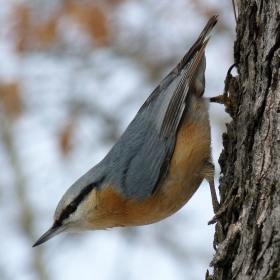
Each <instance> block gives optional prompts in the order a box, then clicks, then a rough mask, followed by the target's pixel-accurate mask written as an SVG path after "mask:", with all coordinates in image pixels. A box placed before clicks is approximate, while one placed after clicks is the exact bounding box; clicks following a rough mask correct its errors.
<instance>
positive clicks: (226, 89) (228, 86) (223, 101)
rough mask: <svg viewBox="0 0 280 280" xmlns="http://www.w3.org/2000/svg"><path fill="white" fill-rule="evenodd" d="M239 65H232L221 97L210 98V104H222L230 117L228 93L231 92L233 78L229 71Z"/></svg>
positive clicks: (231, 106)
mask: <svg viewBox="0 0 280 280" xmlns="http://www.w3.org/2000/svg"><path fill="white" fill-rule="evenodd" d="M237 64H239V63H235V64H233V65H232V66H231V67H230V68H229V69H228V72H227V76H226V79H225V87H224V93H223V94H222V95H218V96H215V97H210V102H215V103H220V104H224V105H225V107H226V112H227V113H229V114H230V115H231V116H232V115H233V104H232V100H231V98H230V93H231V92H232V82H233V80H234V77H233V76H232V75H231V73H230V72H231V70H232V68H233V67H235V66H236V65H237Z"/></svg>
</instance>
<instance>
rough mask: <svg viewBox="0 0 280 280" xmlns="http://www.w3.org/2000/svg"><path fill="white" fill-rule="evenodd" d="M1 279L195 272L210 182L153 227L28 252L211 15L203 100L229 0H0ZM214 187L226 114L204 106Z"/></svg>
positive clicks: (224, 34)
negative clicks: (73, 186) (71, 189)
mask: <svg viewBox="0 0 280 280" xmlns="http://www.w3.org/2000/svg"><path fill="white" fill-rule="evenodd" d="M0 5H1V9H0V166H1V172H0V222H1V226H0V227H1V231H0V244H1V246H0V279H3V280H6V279H9V280H10V279H11V280H13V279H20V280H30V279H31V280H33V279H34V280H35V279H40V280H41V279H42V280H48V279H51V280H63V279H67V280H72V279H84V280H87V279H95V280H105V279H109V280H119V279H120V280H124V279H129V280H130V279H131V280H141V279H153V280H156V279H160V280H165V279H175V280H181V279H191V280H196V279H204V277H205V273H206V270H207V269H210V271H211V268H209V262H210V261H211V258H212V255H213V254H214V250H213V248H212V242H213V234H214V226H208V225H207V222H208V221H209V220H210V219H211V218H212V216H213V211H212V204H211V196H210V191H209V186H208V184H207V183H206V182H203V184H202V185H201V187H200V188H199V190H198V191H197V193H196V194H195V195H194V197H193V198H192V199H191V201H190V202H189V203H188V204H187V205H186V206H185V207H184V208H183V209H181V210H180V211H179V212H178V213H176V214H175V215H173V216H172V217H170V218H168V219H166V220H164V221H162V222H159V223H157V224H154V225H149V226H143V227H135V228H115V229H111V230H107V231H95V232H85V233H81V234H62V235H59V236H57V237H55V238H54V239H52V240H50V241H49V242H47V243H45V244H43V245H41V246H39V247H36V248H32V245H33V244H34V242H35V241H36V240H37V239H38V237H40V236H41V235H42V234H43V233H44V232H45V231H46V230H47V229H49V228H50V226H51V224H52V216H53V213H54V210H55V208H56V205H57V203H58V201H59V200H60V198H61V196H62V195H63V194H64V192H65V191H66V189H68V187H69V186H70V185H71V184H72V183H73V182H74V181H75V180H76V179H78V178H79V177H80V176H81V175H83V174H84V173H85V172H86V171H88V170H89V169H90V168H91V167H92V166H93V165H95V164H96V163H98V162H99V161H100V160H101V159H102V158H103V157H104V156H105V155H106V153H107V152H108V150H109V149H110V148H111V147H112V145H113V144H114V143H115V141H116V140H117V139H118V138H119V136H120V135H121V134H122V132H123V131H124V129H125V128H126V126H127V125H128V124H129V122H130V121H131V120H132V118H133V117H134V115H135V114H136V112H137V110H138V109H139V108H140V106H141V105H142V103H143V102H144V101H145V99H146V98H147V97H148V95H149V94H150V93H151V92H152V91H153V89H154V88H155V87H156V86H157V85H158V84H159V82H160V81H161V79H162V78H163V77H164V76H165V75H166V74H168V73H169V71H170V70H171V69H172V68H173V67H174V66H175V65H176V64H177V63H178V62H179V61H180V59H181V58H182V57H183V55H184V54H185V52H186V51H187V50H188V49H189V48H190V46H191V45H192V44H193V43H194V41H195V40H196V38H197V37H198V35H199V33H200V32H201V30H202V29H203V27H204V25H205V24H206V22H207V21H208V19H209V18H210V17H211V16H212V15H214V14H218V15H219V22H218V24H217V26H216V27H215V28H214V30H213V31H212V38H211V40H210V42H209V44H208V46H207V50H206V56H207V69H206V93H205V95H206V96H208V97H209V96H215V95H218V94H221V93H222V91H223V86H224V78H225V75H226V71H227V69H228V68H229V67H230V65H231V64H233V54H232V53H233V42H234V36H235V35H234V34H235V21H234V15H233V11H232V6H231V5H232V4H231V1H230V0H228V1H220V0H173V1H168V0H162V1H152V0H143V1H136V0H100V1H82V0H79V1H75V0H52V1H48V0H22V1H17V0H0ZM210 114H211V115H210V116H211V124H212V139H213V144H212V146H213V155H214V159H215V163H216V167H217V168H216V186H218V176H219V166H218V163H217V160H218V157H219V154H220V152H221V150H222V132H223V131H224V130H225V123H227V122H229V121H230V118H229V117H228V116H227V114H226V113H224V108H223V106H221V105H212V104H211V105H210Z"/></svg>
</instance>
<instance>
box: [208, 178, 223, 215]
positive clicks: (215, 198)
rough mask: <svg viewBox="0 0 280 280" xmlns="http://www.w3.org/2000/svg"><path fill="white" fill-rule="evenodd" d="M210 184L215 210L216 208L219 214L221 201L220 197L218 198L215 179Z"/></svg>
mask: <svg viewBox="0 0 280 280" xmlns="http://www.w3.org/2000/svg"><path fill="white" fill-rule="evenodd" d="M209 185H210V191H211V197H212V205H213V210H214V213H215V214H217V212H218V210H219V209H220V203H219V202H218V199H217V194H216V189H215V184H214V180H213V181H210V182H209Z"/></svg>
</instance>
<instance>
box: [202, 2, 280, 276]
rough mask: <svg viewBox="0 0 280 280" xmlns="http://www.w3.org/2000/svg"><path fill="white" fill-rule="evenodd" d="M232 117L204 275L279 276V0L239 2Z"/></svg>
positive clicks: (225, 136) (225, 139)
mask: <svg viewBox="0 0 280 280" xmlns="http://www.w3.org/2000/svg"><path fill="white" fill-rule="evenodd" d="M238 11H239V17H238V22H237V39H236V41H235V46H234V56H235V62H240V64H239V65H238V66H237V68H238V76H236V77H235V78H234V79H233V80H232V88H233V89H234V92H232V96H231V97H232V101H233V104H234V108H233V111H234V112H233V120H232V122H231V123H230V124H228V126H227V133H225V134H224V135H223V144H224V150H223V152H222V154H221V156H220V159H219V163H220V165H221V173H222V175H221V178H220V187H219V188H220V195H221V204H222V207H221V209H220V211H219V213H218V214H217V215H216V216H215V217H214V221H217V224H216V238H215V243H216V244H217V245H218V247H217V251H216V254H215V256H214V258H213V260H212V263H211V265H212V266H213V267H214V273H213V275H212V276H207V277H206V278H207V279H226V280H228V279H254V280H255V279H261V280H263V279H280V79H279V77H280V71H279V65H280V1H279V0H278V1H277V0H274V1H273V0H271V1H264V0H250V1H239V3H238Z"/></svg>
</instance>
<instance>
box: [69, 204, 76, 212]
mask: <svg viewBox="0 0 280 280" xmlns="http://www.w3.org/2000/svg"><path fill="white" fill-rule="evenodd" d="M76 209H77V205H76V204H75V203H70V204H69V205H68V207H67V210H68V212H69V213H73V212H75V210H76Z"/></svg>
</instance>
